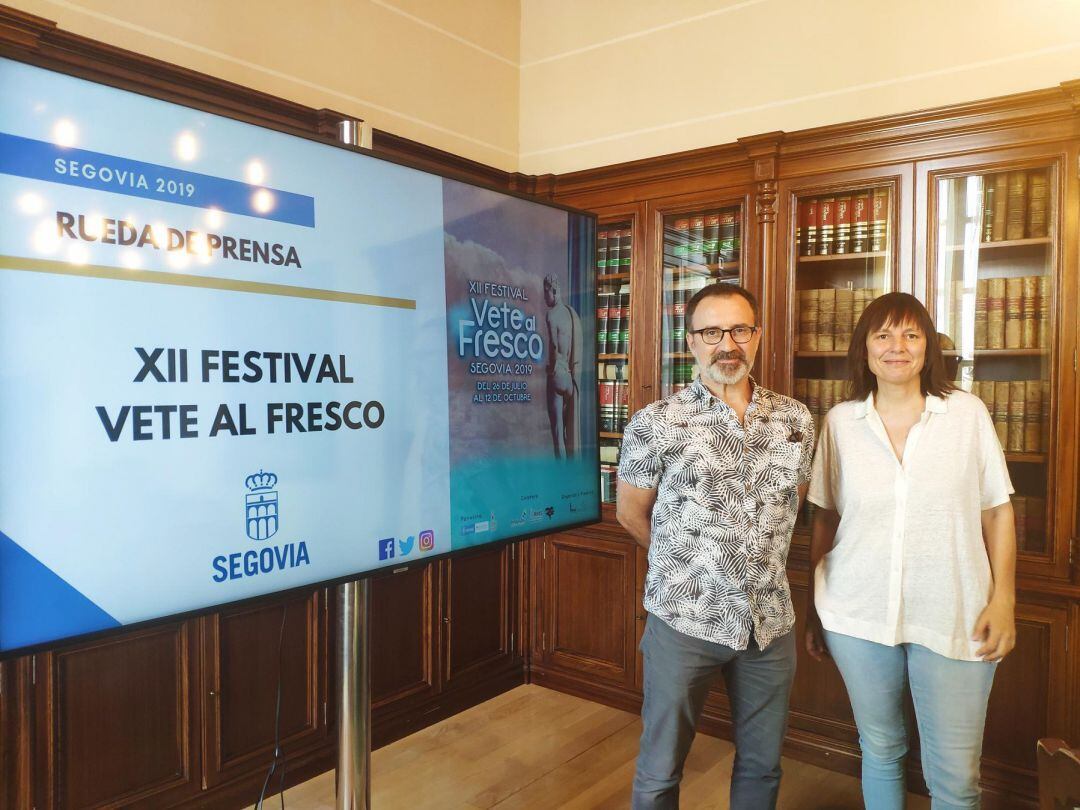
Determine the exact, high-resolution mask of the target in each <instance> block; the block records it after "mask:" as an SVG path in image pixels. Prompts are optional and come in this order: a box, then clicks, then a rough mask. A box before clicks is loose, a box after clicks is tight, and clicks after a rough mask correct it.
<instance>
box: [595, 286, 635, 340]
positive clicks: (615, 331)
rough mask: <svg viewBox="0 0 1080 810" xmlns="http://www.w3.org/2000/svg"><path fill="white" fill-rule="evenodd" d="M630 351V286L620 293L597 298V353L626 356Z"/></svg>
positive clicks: (607, 293)
mask: <svg viewBox="0 0 1080 810" xmlns="http://www.w3.org/2000/svg"><path fill="white" fill-rule="evenodd" d="M629 350H630V285H629V284H624V285H623V286H622V288H621V289H620V291H619V292H600V293H598V294H597V296H596V351H597V353H598V354H626V353H627V352H628V351H629Z"/></svg>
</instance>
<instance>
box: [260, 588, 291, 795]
mask: <svg viewBox="0 0 1080 810" xmlns="http://www.w3.org/2000/svg"><path fill="white" fill-rule="evenodd" d="M288 610H289V608H288V605H282V606H281V630H280V631H279V632H278V671H277V706H276V707H275V708H274V757H273V759H271V760H270V769H269V770H268V771H267V772H266V779H265V780H263V786H262V790H261V791H259V800H258V801H257V802H255V810H262V807H263V800H264V798H265V797H266V789H267V787H269V786H270V780H271V779H273V778H274V771H276V770H277V769H278V767H279V766H280V768H281V777H280V779H279V781H278V795H279V796H280V797H281V810H285V757H284V755H283V754H282V753H281V669H282V655H283V651H284V649H285V617H286V616H287V615H288ZM271 796H273V794H271Z"/></svg>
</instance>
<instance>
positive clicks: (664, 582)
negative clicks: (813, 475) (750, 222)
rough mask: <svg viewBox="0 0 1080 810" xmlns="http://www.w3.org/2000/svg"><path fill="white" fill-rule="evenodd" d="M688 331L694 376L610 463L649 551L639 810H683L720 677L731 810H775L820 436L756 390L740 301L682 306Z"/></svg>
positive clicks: (642, 419) (792, 405) (752, 308)
mask: <svg viewBox="0 0 1080 810" xmlns="http://www.w3.org/2000/svg"><path fill="white" fill-rule="evenodd" d="M686 321H687V324H688V325H689V327H690V328H689V329H688V330H687V336H686V342H687V345H688V346H689V348H690V351H691V352H693V354H694V358H695V359H696V360H697V366H698V369H699V370H700V374H699V377H698V379H697V380H695V381H694V383H693V384H692V385H690V386H689V387H687V388H685V389H683V390H682V391H679V392H678V393H677V394H674V395H673V396H670V397H668V398H667V399H664V400H661V401H659V402H654V403H652V404H651V405H648V406H647V407H645V408H643V409H642V410H640V411H638V412H637V413H636V414H635V415H634V418H633V419H632V420H631V421H630V424H629V425H628V426H627V428H626V432H625V434H624V437H623V445H622V460H621V462H620V464H619V485H618V513H617V514H618V518H619V522H620V523H621V524H622V525H623V526H624V527H625V528H626V530H627V531H628V532H629V533H630V535H631V536H632V537H633V538H634V539H635V540H636V541H637V542H638V543H639V544H640V545H642V546H644V547H645V548H647V549H648V550H649V572H648V575H647V577H646V580H645V597H644V605H645V609H646V610H647V611H648V612H649V617H648V621H647V623H646V627H645V634H644V636H643V638H642V641H641V650H642V652H643V654H644V656H645V702H644V705H643V707H642V710H641V715H642V723H643V725H644V730H643V732H642V735H641V747H640V751H639V753H638V760H637V772H636V773H635V775H634V796H633V807H634V810H646V808H650V810H651V809H652V808H677V807H678V805H679V781H680V779H681V778H682V768H683V763H684V761H685V760H686V755H687V753H688V752H689V750H690V744H691V742H692V741H693V739H694V728H695V726H696V725H697V721H698V718H699V717H700V715H701V710H702V706H703V705H704V703H705V697H706V694H707V693H708V690H709V688H710V686H711V685H712V684H713V682H714V681H715V680H716V679H717V678H718V677H719V676H720V675H723V677H724V680H725V683H726V686H727V694H728V698H729V700H730V703H731V717H732V724H733V727H734V737H735V763H734V767H733V771H732V777H731V807H732V808H734V810H758V809H759V808H772V807H774V806H775V804H776V796H777V792H778V790H779V787H780V748H781V744H782V741H783V737H784V730H785V727H786V724H787V710H788V695H789V693H790V691H791V682H792V679H793V678H794V675H795V639H794V633H793V632H792V628H793V626H794V624H795V615H794V612H793V610H792V605H791V594H790V591H789V589H788V582H787V577H786V575H785V572H784V566H785V563H786V559H787V552H788V546H789V544H790V542H791V530H792V528H793V526H794V524H795V517H796V515H797V513H798V509H799V504H800V503H801V501H802V498H803V496H804V495H805V494H806V488H807V482H808V481H809V478H810V462H811V456H812V454H813V447H814V427H813V422H812V420H811V418H810V412H809V411H808V410H807V409H806V407H805V406H804V405H802V404H801V403H799V402H796V401H795V400H793V399H789V398H788V397H784V396H780V395H779V394H776V393H773V392H772V391H769V390H767V389H765V388H762V387H761V386H759V385H757V384H756V383H755V382H754V381H753V380H752V379H751V378H750V376H749V374H750V368H751V366H753V364H754V357H755V355H756V354H757V350H758V347H759V345H760V344H761V325H760V319H759V310H758V304H757V300H756V299H755V298H754V296H753V295H752V294H751V293H750V292H749V291H747V290H745V289H743V288H742V287H737V286H734V285H727V284H714V285H710V286H707V287H705V288H704V289H702V290H700V291H699V292H698V293H697V294H696V295H695V296H694V297H693V298H691V299H690V301H689V303H688V304H687V305H686Z"/></svg>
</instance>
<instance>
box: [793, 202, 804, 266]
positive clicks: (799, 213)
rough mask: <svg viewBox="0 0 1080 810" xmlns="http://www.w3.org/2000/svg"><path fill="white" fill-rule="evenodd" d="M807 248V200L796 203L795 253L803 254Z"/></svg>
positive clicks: (797, 254)
mask: <svg viewBox="0 0 1080 810" xmlns="http://www.w3.org/2000/svg"><path fill="white" fill-rule="evenodd" d="M805 248H806V200H799V201H798V202H797V203H795V255H796V256H802V255H804V254H803V251H804V250H805Z"/></svg>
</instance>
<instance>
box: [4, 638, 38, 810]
mask: <svg viewBox="0 0 1080 810" xmlns="http://www.w3.org/2000/svg"><path fill="white" fill-rule="evenodd" d="M31 667H32V659H31V658H30V657H29V656H25V657H23V658H15V659H12V660H10V661H4V662H2V663H0V776H2V778H0V807H11V808H23V807H31V806H33V794H34V791H33V784H34V690H33V675H32V671H31Z"/></svg>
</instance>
